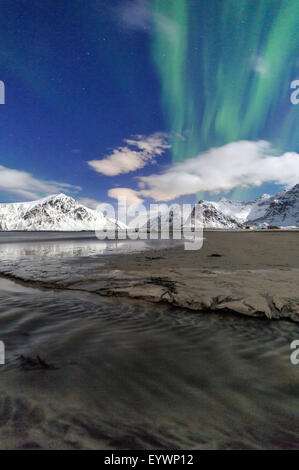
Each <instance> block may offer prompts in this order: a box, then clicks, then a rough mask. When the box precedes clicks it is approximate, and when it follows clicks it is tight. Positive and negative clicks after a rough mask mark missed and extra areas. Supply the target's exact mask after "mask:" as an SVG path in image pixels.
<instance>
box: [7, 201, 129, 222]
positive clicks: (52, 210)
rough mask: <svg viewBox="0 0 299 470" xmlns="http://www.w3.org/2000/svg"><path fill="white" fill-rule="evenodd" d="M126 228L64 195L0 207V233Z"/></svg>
mask: <svg viewBox="0 0 299 470" xmlns="http://www.w3.org/2000/svg"><path fill="white" fill-rule="evenodd" d="M116 228H118V229H125V228H126V226H125V225H124V224H122V223H121V222H118V221H116V220H114V219H109V218H108V217H106V216H105V215H104V214H103V213H102V212H99V211H94V210H92V209H89V208H87V207H85V206H83V205H82V204H79V202H77V201H76V200H75V199H73V198H72V197H69V196H66V195H65V194H55V195H52V196H48V197H45V198H43V199H40V200H38V201H32V202H20V203H9V204H0V230H28V231H35V230H57V231H59V230H66V231H81V230H115V229H116Z"/></svg>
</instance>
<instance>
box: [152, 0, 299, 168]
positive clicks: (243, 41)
mask: <svg viewBox="0 0 299 470" xmlns="http://www.w3.org/2000/svg"><path fill="white" fill-rule="evenodd" d="M153 8H154V19H155V28H154V32H153V35H152V56H153V61H154V63H155V66H156V69H157V72H158V75H159V77H160V80H161V104H162V107H163V110H164V112H165V116H166V120H167V123H168V125H169V127H170V130H171V131H172V133H173V138H174V145H173V160H174V161H180V160H184V159H185V158H189V157H194V156H196V155H197V154H198V152H200V151H202V150H206V149H208V148H210V147H214V146H220V145H224V144H226V143H228V142H233V141H236V140H242V139H249V140H257V139H265V140H269V141H270V142H272V143H273V144H275V146H276V148H277V149H279V150H282V151H286V150H298V146H299V137H298V132H296V131H295V126H296V124H297V125H298V119H299V112H298V110H297V109H296V108H295V107H294V106H291V105H290V102H289V95H290V83H291V81H292V80H293V79H294V77H296V76H297V75H298V69H299V54H298V52H299V35H298V34H297V29H298V24H299V3H298V2H296V1H285V0H264V1H260V0H238V1H236V0H225V1H223V0H176V1H173V0H153ZM162 19H164V21H165V20H167V21H169V24H173V25H175V34H174V35H173V37H170V36H169V35H167V31H166V30H165V28H162V27H161V21H162ZM296 54H297V56H296ZM296 74H297V75H296Z"/></svg>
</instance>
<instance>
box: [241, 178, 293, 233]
mask: <svg viewBox="0 0 299 470" xmlns="http://www.w3.org/2000/svg"><path fill="white" fill-rule="evenodd" d="M250 222H251V223H253V224H256V225H262V224H265V223H266V224H268V225H277V226H280V227H290V226H293V227H299V184H296V185H295V186H294V187H293V188H291V189H288V190H284V191H281V192H279V193H277V194H275V195H274V196H272V197H269V199H268V203H267V207H266V210H265V213H264V214H263V215H261V216H259V215H257V214H255V217H251V218H250Z"/></svg>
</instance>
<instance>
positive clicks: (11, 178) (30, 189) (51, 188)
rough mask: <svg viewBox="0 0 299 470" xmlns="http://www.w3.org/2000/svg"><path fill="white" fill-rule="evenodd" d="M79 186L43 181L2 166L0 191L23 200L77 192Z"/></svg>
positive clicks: (23, 172) (0, 166)
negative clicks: (64, 192)
mask: <svg viewBox="0 0 299 470" xmlns="http://www.w3.org/2000/svg"><path fill="white" fill-rule="evenodd" d="M80 189H81V188H80V187H79V186H73V185H71V184H67V183H58V182H56V181H43V180H38V179H36V178H34V176H32V175H31V174H30V173H27V172H26V171H20V170H14V169H12V168H6V167H5V166H2V165H0V191H1V192H5V193H9V194H15V195H17V196H19V197H21V198H22V199H23V200H30V199H31V200H32V199H38V198H39V197H40V196H41V195H42V196H45V195H49V194H55V193H60V192H63V191H66V192H76V191H78V190H80Z"/></svg>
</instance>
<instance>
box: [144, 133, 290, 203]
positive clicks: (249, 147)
mask: <svg viewBox="0 0 299 470" xmlns="http://www.w3.org/2000/svg"><path fill="white" fill-rule="evenodd" d="M139 181H140V185H139V187H140V188H141V190H140V191H139V192H138V195H139V196H144V197H151V198H153V199H155V200H156V201H171V200H173V199H175V198H177V197H179V196H182V195H188V194H195V193H196V192H199V191H208V192H210V193H214V194H217V193H220V192H228V191H230V190H231V189H233V188H237V187H250V186H260V185H262V184H263V183H266V182H269V183H274V184H280V185H288V186H292V185H295V184H296V183H298V181H299V154H297V153H295V152H287V153H284V154H283V155H280V156H275V155H273V152H271V147H270V144H269V143H268V142H265V141H259V142H250V141H238V142H233V143H230V144H227V145H224V146H223V147H219V148H212V149H210V150H209V151H207V152H204V153H202V154H200V155H198V156H197V157H195V158H191V159H187V160H184V161H182V162H180V163H177V164H175V165H173V166H172V167H171V168H169V170H168V171H166V172H164V173H162V174H153V175H149V176H144V177H140V178H139Z"/></svg>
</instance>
